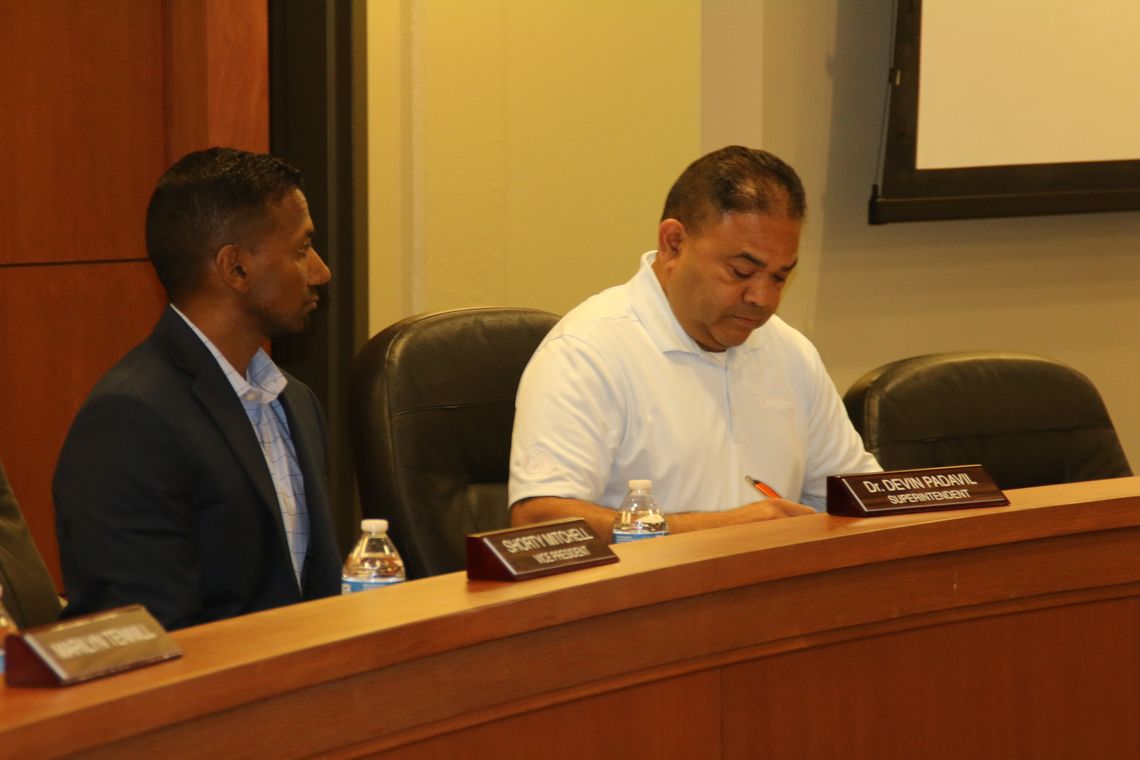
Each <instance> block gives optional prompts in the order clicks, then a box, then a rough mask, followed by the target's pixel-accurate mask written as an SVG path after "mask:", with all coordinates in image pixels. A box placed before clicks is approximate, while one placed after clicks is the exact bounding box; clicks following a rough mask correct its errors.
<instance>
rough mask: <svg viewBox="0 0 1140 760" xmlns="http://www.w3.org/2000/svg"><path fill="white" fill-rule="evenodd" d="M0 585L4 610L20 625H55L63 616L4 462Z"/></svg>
mask: <svg viewBox="0 0 1140 760" xmlns="http://www.w3.org/2000/svg"><path fill="white" fill-rule="evenodd" d="M0 586H3V587H4V596H3V600H4V607H5V608H6V609H7V610H8V612H9V613H11V615H12V617H13V618H14V619H15V622H16V625H18V626H20V627H21V628H28V627H30V626H35V625H45V624H46V623H54V622H55V619H56V617H58V615H59V609H60V604H59V596H57V595H56V592H55V584H53V583H52V580H51V576H50V575H48V571H47V568H46V567H44V561H43V558H42V557H40V553H39V551H38V550H37V549H36V544H35V542H34V541H33V540H32V534H31V533H29V532H28V526H27V524H26V523H25V522H24V515H23V514H22V513H21V512H20V507H19V505H18V504H17V503H16V497H15V495H14V494H13V493H12V488H11V486H9V485H8V475H7V474H6V473H5V472H4V465H3V464H2V463H0Z"/></svg>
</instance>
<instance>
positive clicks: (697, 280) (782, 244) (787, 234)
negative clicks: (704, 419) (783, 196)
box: [654, 213, 803, 351]
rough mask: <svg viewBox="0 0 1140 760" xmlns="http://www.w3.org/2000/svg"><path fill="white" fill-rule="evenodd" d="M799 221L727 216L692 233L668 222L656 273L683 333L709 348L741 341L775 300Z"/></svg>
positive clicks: (789, 265)
mask: <svg viewBox="0 0 1140 760" xmlns="http://www.w3.org/2000/svg"><path fill="white" fill-rule="evenodd" d="M802 224H803V223H802V220H800V219H791V218H788V217H786V216H770V215H767V214H758V213H728V214H723V215H721V216H719V217H716V218H714V219H712V220H710V221H708V222H706V223H705V224H704V225H702V226H701V227H700V228H699V229H698V230H696V231H690V230H687V229H686V228H685V226H684V225H683V224H682V223H681V222H679V221H677V220H676V219H665V220H664V221H662V222H661V227H660V230H659V242H660V246H659V249H658V252H657V260H656V262H655V263H654V271H655V272H656V273H657V277H658V281H659V282H660V283H661V287H662V288H663V289H664V291H665V296H666V298H668V300H669V305H670V307H671V308H672V309H673V314H674V315H676V317H677V321H678V322H680V323H681V326H682V327H683V328H684V329H685V332H686V333H688V334H689V336H690V337H691V338H692V339H693V340H695V341H696V342H697V344H698V345H700V346H701V347H702V348H704V349H705V350H707V351H724V350H725V349H727V348H731V347H733V346H739V345H740V344H741V343H743V342H744V341H745V340H747V339H748V336H749V335H751V334H752V331H753V330H755V329H756V328H757V327H760V326H761V325H763V324H764V323H765V322H767V321H768V319H769V317H771V316H772V315H773V314H775V313H776V308H777V307H778V306H779V305H780V296H781V294H782V292H783V288H784V284H785V282H786V281H787V279H788V277H789V275H791V273H792V270H793V269H794V268H795V266H796V263H797V261H798V250H799V240H800V228H801V227H802Z"/></svg>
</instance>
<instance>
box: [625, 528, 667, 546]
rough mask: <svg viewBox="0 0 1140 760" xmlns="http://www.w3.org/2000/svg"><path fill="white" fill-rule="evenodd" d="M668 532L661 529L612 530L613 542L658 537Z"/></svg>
mask: <svg viewBox="0 0 1140 760" xmlns="http://www.w3.org/2000/svg"><path fill="white" fill-rule="evenodd" d="M666 535H668V533H667V532H666V531H663V530H652V531H650V530H646V531H628V532H627V531H621V530H615V531H614V543H615V544H625V543H628V542H630V541H640V540H641V539H643V538H660V537H661V536H666Z"/></svg>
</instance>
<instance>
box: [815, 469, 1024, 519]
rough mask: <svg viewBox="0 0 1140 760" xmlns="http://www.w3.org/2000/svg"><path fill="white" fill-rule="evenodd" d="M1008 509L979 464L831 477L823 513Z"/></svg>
mask: <svg viewBox="0 0 1140 760" xmlns="http://www.w3.org/2000/svg"><path fill="white" fill-rule="evenodd" d="M1006 504H1009V499H1007V498H1006V497H1005V494H1003V493H1002V492H1001V489H999V488H998V487H997V485H996V484H995V483H994V481H993V478H991V477H990V476H989V475H988V474H986V471H985V470H984V469H982V466H981V465H980V464H965V465H959V466H957V467H928V468H923V469H918V470H892V471H890V472H872V473H865V474H862V475H832V476H830V477H829V478H828V479H827V511H828V513H829V514H833V515H844V516H846V517H870V516H872V515H898V514H904V513H907V512H931V511H934V510H939V509H972V508H975V507H1001V506H1005V505H1006Z"/></svg>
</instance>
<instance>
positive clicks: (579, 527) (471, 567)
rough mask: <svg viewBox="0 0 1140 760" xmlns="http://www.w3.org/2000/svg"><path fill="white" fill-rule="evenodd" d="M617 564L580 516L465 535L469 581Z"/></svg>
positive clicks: (519, 578)
mask: <svg viewBox="0 0 1140 760" xmlns="http://www.w3.org/2000/svg"><path fill="white" fill-rule="evenodd" d="M617 561H618V558H617V555H616V554H614V553H613V551H612V550H611V549H610V547H609V544H607V543H606V542H605V541H603V540H602V539H600V538H598V536H597V534H595V533H594V531H593V530H592V529H591V528H590V525H589V523H587V522H586V521H585V520H583V519H582V518H580V517H570V518H566V519H564V520H553V521H551V522H544V523H536V524H535V525H526V526H523V527H521V528H507V529H505V530H493V531H487V532H485V533H472V534H471V535H469V536H467V577H468V578H469V579H470V580H480V581H525V580H528V579H530V578H539V577H542V576H544V575H553V574H554V573H564V572H566V571H567V570H577V569H579V568H583V567H593V566H594V565H608V564H609V563H611V562H617Z"/></svg>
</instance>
